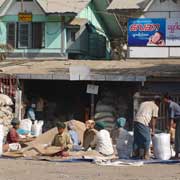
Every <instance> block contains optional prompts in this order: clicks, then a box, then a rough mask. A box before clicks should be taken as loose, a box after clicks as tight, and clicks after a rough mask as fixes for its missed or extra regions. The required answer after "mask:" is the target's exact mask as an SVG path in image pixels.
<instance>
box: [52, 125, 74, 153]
mask: <svg viewBox="0 0 180 180" xmlns="http://www.w3.org/2000/svg"><path fill="white" fill-rule="evenodd" d="M65 128H66V125H65V124H64V123H63V122H58V123H57V129H58V134H56V135H55V136H54V139H53V141H52V144H51V145H52V146H59V147H60V152H59V153H57V154H55V155H58V156H64V157H65V156H68V155H69V153H68V151H69V150H71V149H72V141H71V138H70V136H69V134H68V133H66V132H65Z"/></svg>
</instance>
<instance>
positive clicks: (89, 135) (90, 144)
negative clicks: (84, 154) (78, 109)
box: [83, 120, 97, 151]
mask: <svg viewBox="0 0 180 180" xmlns="http://www.w3.org/2000/svg"><path fill="white" fill-rule="evenodd" d="M94 126H95V122H94V120H87V121H86V130H85V131H84V135H83V147H84V150H85V151H87V150H88V149H95V147H96V133H97V131H96V130H95V129H94Z"/></svg>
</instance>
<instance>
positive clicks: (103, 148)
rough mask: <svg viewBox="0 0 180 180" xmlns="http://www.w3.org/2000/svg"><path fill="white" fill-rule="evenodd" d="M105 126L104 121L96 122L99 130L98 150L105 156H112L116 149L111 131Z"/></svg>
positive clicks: (97, 135) (97, 138) (97, 136)
mask: <svg viewBox="0 0 180 180" xmlns="http://www.w3.org/2000/svg"><path fill="white" fill-rule="evenodd" d="M105 126H106V124H105V123H104V122H96V125H95V128H96V129H97V130H98V132H97V134H96V151H98V152H99V153H101V154H103V155H105V156H110V155H113V153H114V150H113V145H112V141H111V137H110V133H109V132H108V131H107V130H106V129H105Z"/></svg>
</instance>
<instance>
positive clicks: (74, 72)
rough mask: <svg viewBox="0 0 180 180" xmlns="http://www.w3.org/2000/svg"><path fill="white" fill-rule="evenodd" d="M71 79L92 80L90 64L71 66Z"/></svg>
mask: <svg viewBox="0 0 180 180" xmlns="http://www.w3.org/2000/svg"><path fill="white" fill-rule="evenodd" d="M69 73H70V80H71V81H76V80H90V69H89V67H88V66H84V65H80V66H70V68H69Z"/></svg>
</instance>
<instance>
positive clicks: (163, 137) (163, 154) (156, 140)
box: [153, 133, 171, 160]
mask: <svg viewBox="0 0 180 180" xmlns="http://www.w3.org/2000/svg"><path fill="white" fill-rule="evenodd" d="M153 148H154V156H155V157H156V158H157V159H160V160H169V159H170V158H171V145H170V134H166V133H160V134H155V135H154V137H153Z"/></svg>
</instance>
